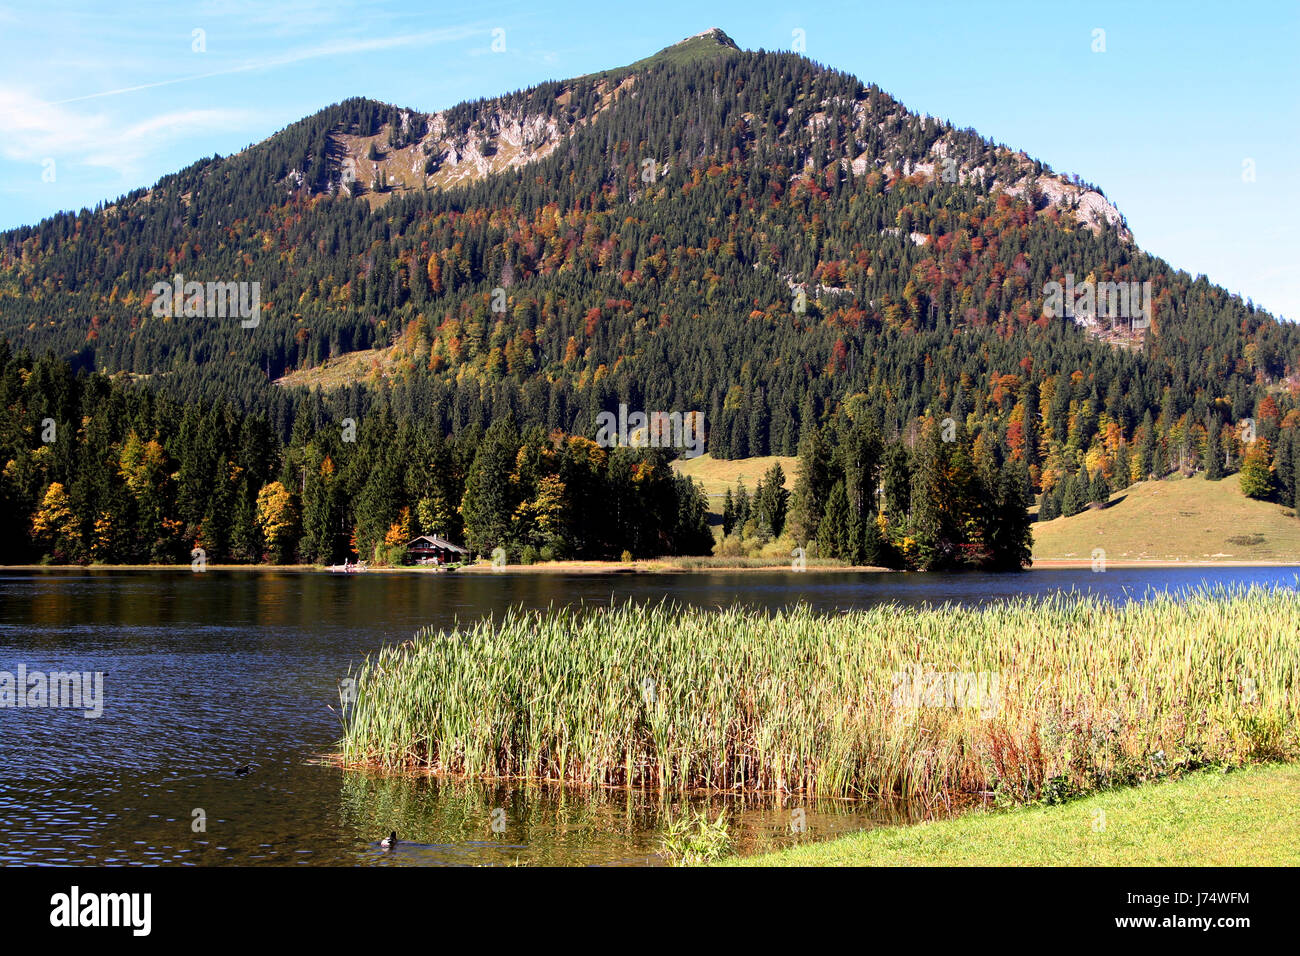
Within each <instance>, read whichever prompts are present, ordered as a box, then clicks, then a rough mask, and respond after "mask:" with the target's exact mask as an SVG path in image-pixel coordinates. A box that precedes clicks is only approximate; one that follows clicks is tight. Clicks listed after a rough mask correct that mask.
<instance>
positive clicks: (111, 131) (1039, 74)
mask: <svg viewBox="0 0 1300 956" xmlns="http://www.w3.org/2000/svg"><path fill="white" fill-rule="evenodd" d="M713 26H717V27H721V28H722V29H724V30H726V31H727V33H729V34H730V35H731V36H732V37H733V38H734V39H735V40H736V42H737V43H738V44H739V45H740V46H741V47H744V48H748V49H758V48H760V47H762V48H766V49H769V50H772V49H790V48H791V46H792V44H793V43H794V40H795V36H796V34H795V31H796V30H802V31H803V36H804V37H805V40H806V51H807V54H808V56H810V57H812V58H813V59H815V60H817V61H819V62H821V63H825V64H827V65H829V66H833V67H836V68H838V69H842V70H845V71H847V72H850V73H853V74H854V75H856V76H858V77H859V78H861V79H862V80H864V81H867V82H874V83H878V84H879V85H880V86H881V87H883V88H884V89H885V90H887V91H888V92H890V93H892V94H893V95H894V96H896V97H898V98H899V99H900V100H902V102H903V103H904V104H905V105H906V106H908V107H909V108H910V109H912V110H913V111H915V112H920V113H929V114H931V115H935V116H940V117H943V118H945V119H948V120H951V121H952V122H954V123H956V124H957V125H958V126H972V127H974V128H975V129H976V130H978V131H979V132H980V133H982V134H983V135H985V136H989V137H992V138H993V139H994V140H997V141H999V142H1002V143H1005V144H1007V145H1008V146H1011V147H1013V148H1018V149H1024V150H1025V151H1026V152H1027V153H1029V154H1030V155H1031V156H1034V157H1036V158H1039V159H1041V160H1043V161H1044V162H1046V163H1048V164H1049V165H1051V166H1052V167H1053V168H1055V169H1057V170H1058V171H1061V172H1066V173H1078V174H1079V175H1080V176H1082V177H1083V178H1084V179H1086V180H1087V181H1089V182H1092V183H1095V184H1097V185H1099V186H1100V187H1102V189H1103V190H1104V191H1105V192H1106V194H1107V196H1108V197H1109V198H1110V199H1111V200H1112V201H1113V202H1115V203H1116V205H1118V207H1119V208H1120V211H1121V212H1123V213H1124V215H1125V216H1126V217H1127V219H1128V222H1129V225H1130V227H1131V228H1132V229H1133V231H1134V234H1135V236H1136V238H1137V241H1138V243H1139V244H1140V245H1141V246H1142V247H1143V248H1144V249H1147V250H1149V251H1151V252H1153V253H1155V254H1157V255H1160V256H1163V257H1164V258H1165V259H1167V260H1168V261H1169V262H1170V263H1172V264H1173V265H1174V266H1176V267H1178V268H1182V269H1186V270H1187V271H1189V272H1191V273H1193V274H1197V273H1204V274H1206V275H1207V276H1209V278H1210V279H1211V280H1213V281H1215V282H1217V283H1220V284H1222V285H1224V286H1226V287H1227V288H1228V289H1230V290H1231V291H1234V292H1238V293H1240V294H1241V295H1243V296H1245V297H1248V298H1251V299H1253V300H1254V301H1255V302H1256V303H1258V304H1259V305H1262V306H1264V307H1266V308H1269V309H1270V310H1272V311H1274V312H1275V313H1278V314H1283V315H1286V316H1288V317H1290V318H1293V319H1300V231H1298V230H1297V225H1298V224H1300V68H1298V67H1297V66H1296V61H1295V57H1296V50H1297V49H1298V48H1300V3H1298V2H1296V0H1272V2H1268V0H1261V2H1256V3H1252V4H1248V5H1246V4H1225V3H1210V2H1205V3H1198V2H1170V3H1165V2H1144V3H1132V2H1126V3H1084V2H1063V3H1055V2H1043V0H1040V2H1038V3H1019V2H997V3H993V2H979V0H963V2H951V3H950V2H936V0H921V2H917V3H899V2H896V0H894V2H889V3H879V2H839V3H807V4H797V3H768V2H763V0H746V2H736V3H733V2H727V0H715V2H710V3H707V4H704V3H699V2H698V0H697V2H693V3H690V2H680V0H645V2H642V3H636V2H633V3H611V2H604V3H593V2H584V0H577V2H566V3H563V4H558V3H556V4H548V3H544V2H542V3H537V2H534V3H523V2H497V0H480V2H475V3H472V4H433V3H429V4H425V3H414V2H402V0H387V2H385V0H319V2H307V0H293V2H287V3H267V2H252V0H227V2H223V0H211V2H194V3H186V2H138V3H129V2H113V3H103V2H57V0H56V2H45V3H25V4H14V3H7V2H4V0H0V228H6V227H9V226H14V225H20V224H24V223H32V222H36V221H38V220H39V219H41V218H42V217H44V216H47V215H49V214H50V213H52V212H54V211H56V210H59V209H68V208H74V209H75V208H80V207H82V206H86V205H94V203H96V202H98V201H100V200H103V199H112V198H115V197H117V196H119V195H121V194H122V193H123V192H126V191H127V190H130V189H133V188H135V187H137V186H144V185H148V184H150V183H152V182H153V181H154V180H156V179H157V178H158V177H159V176H161V175H163V174H165V173H168V172H172V171H174V170H176V169H179V168H181V167H183V166H185V165H188V164H189V163H191V162H193V161H194V160H195V159H198V158H199V157H202V156H207V155H211V154H213V153H222V154H226V153H230V152H234V151H236V150H239V149H242V148H243V147H244V146H246V145H248V144H249V143H251V142H256V141H258V140H260V139H263V138H265V137H266V136H269V135H270V134H271V133H273V132H275V131H276V130H277V129H280V128H282V127H284V126H285V125H287V124H289V123H291V122H293V121H294V120H297V119H300V118H301V117H303V116H305V115H307V114H309V113H312V112H314V111H316V110H318V109H320V108H321V107H323V106H326V105H328V104H329V103H332V102H335V101H338V100H341V99H345V98H347V97H349V96H357V95H362V96H371V97H374V98H376V99H380V100H385V101H389V102H393V103H398V104H400V105H403V106H409V107H414V108H417V109H422V110H436V109H442V108H445V107H447V106H451V105H453V104H455V103H457V102H459V101H461V100H464V99H470V98H477V97H480V96H490V95H493V94H496V93H501V92H505V91H509V90H514V89H519V88H523V87H527V86H530V85H532V84H534V83H537V82H539V81H541V80H546V79H560V78H564V77H568V76H574V75H578V74H581V73H587V72H592V71H594V70H600V69H605V68H607V67H612V66H617V65H621V64H624V63H628V62H631V61H633V60H636V59H639V58H641V57H643V56H646V55H648V54H650V53H653V52H654V51H656V50H658V49H660V48H662V47H664V46H667V45H669V44H671V43H674V42H676V41H677V40H680V39H682V38H683V37H686V36H689V35H691V34H694V33H698V32H699V31H701V30H704V29H707V28H708V27H713ZM494 29H501V30H504V31H505V33H504V39H505V50H504V52H493V51H492V49H491V47H492V42H493V33H492V31H493V30H494ZM196 30H198V31H203V32H202V34H199V35H196V34H195V31H196ZM1096 30H1104V31H1105V34H1104V45H1105V50H1104V52H1096V51H1094V47H1095V46H1097V45H1098V44H1097V35H1096V34H1095V33H1094V31H1096ZM196 37H197V38H196ZM200 38H201V41H202V42H201V43H200V42H199V39H200ZM196 47H202V49H196ZM1248 163H1249V166H1248V165H1247V164H1248ZM1248 168H1250V169H1253V180H1251V179H1249V177H1247V176H1244V175H1243V171H1244V170H1246V169H1248Z"/></svg>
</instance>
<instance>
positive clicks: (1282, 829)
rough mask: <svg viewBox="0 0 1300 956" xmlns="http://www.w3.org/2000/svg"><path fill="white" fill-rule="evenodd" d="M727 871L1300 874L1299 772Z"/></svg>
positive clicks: (1194, 780)
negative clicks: (1162, 869)
mask: <svg viewBox="0 0 1300 956" xmlns="http://www.w3.org/2000/svg"><path fill="white" fill-rule="evenodd" d="M724 862H725V863H726V864H727V865H732V866H1296V865H1297V864H1300V766H1297V765H1294V764H1292V765H1285V766H1278V765H1272V766H1260V767H1252V768H1249V769H1247V770H1244V771H1238V772H1234V773H1229V774H1224V773H1218V772H1205V773H1197V774H1192V775H1190V776H1187V777H1184V778H1183V779H1180V780H1173V781H1165V782H1161V783H1151V784H1145V785H1143V786H1140V787H1132V788H1126V789H1120V790H1111V791H1107V792H1105V793H1099V794H1096V795H1094V796H1090V797H1087V798H1084V799H1081V800H1075V801H1071V802H1069V803H1065V804H1062V805H1060V806H1051V807H1048V806H1034V807H1026V808H1021V809H1017V810H1012V811H1009V812H1005V813H997V812H992V813H986V812H975V813H969V814H967V815H965V816H961V817H956V818H954V819H951V820H943V821H939V822H934V823H924V824H918V825H913V826H901V827H897V826H891V827H881V828H879V829H874V830H864V831H862V832H861V833H855V834H852V835H850V836H846V837H841V838H839V839H836V840H829V841H826V842H823V843H808V844H805V845H803V846H798V847H793V848H790V849H788V850H782V851H778V852H775V853H769V854H764V855H761V856H753V857H747V858H731V859H728V860H726V861H724Z"/></svg>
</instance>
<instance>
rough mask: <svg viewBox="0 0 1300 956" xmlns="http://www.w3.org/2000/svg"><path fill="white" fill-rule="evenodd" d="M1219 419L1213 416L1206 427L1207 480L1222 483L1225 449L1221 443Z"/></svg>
mask: <svg viewBox="0 0 1300 956" xmlns="http://www.w3.org/2000/svg"><path fill="white" fill-rule="evenodd" d="M1219 427H1220V426H1219V418H1218V416H1217V415H1211V416H1210V420H1209V422H1208V423H1207V424H1206V426H1205V478H1206V480H1207V481H1220V480H1222V478H1223V447H1222V445H1221V443H1220V441H1219Z"/></svg>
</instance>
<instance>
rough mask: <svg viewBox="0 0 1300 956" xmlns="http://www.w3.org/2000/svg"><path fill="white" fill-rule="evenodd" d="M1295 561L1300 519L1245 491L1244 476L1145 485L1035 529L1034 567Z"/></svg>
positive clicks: (1299, 550)
mask: <svg viewBox="0 0 1300 956" xmlns="http://www.w3.org/2000/svg"><path fill="white" fill-rule="evenodd" d="M1094 548H1101V549H1103V550H1104V551H1105V552H1106V560H1107V562H1114V563H1121V562H1142V561H1152V562H1156V561H1189V562H1205V561H1208V562H1242V563H1253V562H1264V563H1269V562H1295V563H1297V564H1300V520H1297V519H1296V517H1295V512H1294V511H1293V510H1292V509H1290V508H1285V507H1283V506H1281V505H1277V504H1272V503H1270V502H1266V501H1255V500H1252V499H1250V498H1247V497H1246V496H1245V495H1243V494H1242V493H1241V487H1240V484H1239V483H1238V481H1237V476H1236V475H1230V476H1228V477H1227V478H1225V479H1223V480H1222V481H1206V480H1205V479H1204V478H1203V477H1201V476H1199V475H1197V476H1194V477H1191V478H1184V479H1176V478H1175V479H1169V480H1166V481H1144V482H1140V483H1138V484H1135V485H1130V486H1129V487H1128V488H1126V489H1124V491H1122V492H1120V493H1119V494H1117V495H1114V496H1113V498H1112V499H1111V504H1110V506H1109V507H1107V508H1104V509H1097V510H1089V511H1084V512H1082V513H1081V514H1077V515H1075V516H1073V517H1071V518H1056V519H1054V520H1052V521H1048V522H1045V523H1041V524H1040V523H1036V524H1035V525H1034V561H1035V562H1036V563H1037V562H1042V561H1083V562H1088V561H1090V560H1091V556H1092V551H1093V549H1094Z"/></svg>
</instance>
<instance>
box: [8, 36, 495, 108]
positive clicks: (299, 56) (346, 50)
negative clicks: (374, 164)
mask: <svg viewBox="0 0 1300 956" xmlns="http://www.w3.org/2000/svg"><path fill="white" fill-rule="evenodd" d="M482 32H483V28H482V27H474V26H458V27H447V28H444V29H441V30H427V31H425V32H423V33H410V34H405V35H401V36H390V37H377V38H374V39H368V40H361V39H355V40H336V41H332V42H330V43H324V44H320V45H318V46H315V47H310V48H307V49H302V50H295V51H293V52H290V53H286V54H284V55H282V56H277V57H270V58H267V59H264V60H256V61H252V62H249V63H242V64H239V65H237V66H231V67H227V68H225V69H222V70H210V71H208V72H206V73H196V74H192V75H190V76H178V77H173V78H171V79H166V80H154V81H152V82H149V83H137V84H135V85H133V86H122V87H118V88H117V89H112V90H101V91H99V92H97V93H86V94H83V95H81V96H69V97H65V98H64V99H61V100H51V101H49V102H47V103H44V104H38V105H43V106H47V107H48V106H65V105H67V104H68V103H80V102H83V101H85V100H95V99H102V98H104V97H109V96H120V95H122V94H124V93H135V92H138V91H140V90H152V89H157V88H159V87H163V86H172V85H174V84H177V83H192V82H194V81H195V80H206V79H210V78H212V77H215V76H229V75H232V74H235V73H248V72H251V71H254V70H270V69H275V68H277V67H282V66H290V65H293V64H295V63H302V62H304V61H307V60H316V59H320V58H322V57H332V56H351V55H355V54H358V53H373V52H376V51H379V50H391V49H396V48H399V47H412V46H432V45H436V44H441V43H452V42H455V41H457V40H464V39H468V38H469V37H472V36H476V35H478V34H481V33H482ZM4 113H5V110H4V106H3V104H2V103H0V117H3V116H4Z"/></svg>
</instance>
